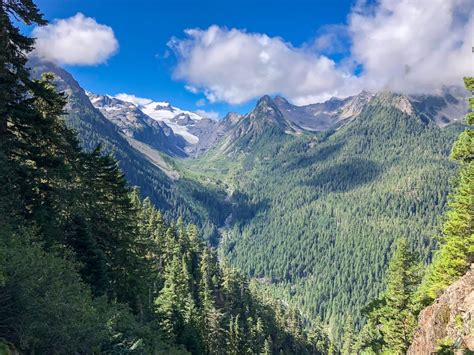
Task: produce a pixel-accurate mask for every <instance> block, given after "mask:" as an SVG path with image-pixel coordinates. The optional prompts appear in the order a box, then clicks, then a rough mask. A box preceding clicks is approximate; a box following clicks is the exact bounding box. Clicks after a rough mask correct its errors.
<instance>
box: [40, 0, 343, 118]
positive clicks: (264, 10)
mask: <svg viewBox="0 0 474 355" xmlns="http://www.w3.org/2000/svg"><path fill="white" fill-rule="evenodd" d="M351 2H352V1H347V0H338V1H334V0H317V1H311V0H292V1H284V0H279V1H269V0H253V1H252V0H244V1H222V0H218V1H191V0H173V1H147V0H133V1H132V0H100V1H97V0H67V1H65V0H38V1H36V3H37V4H38V6H39V7H40V9H41V10H42V12H43V13H44V15H45V17H46V19H48V20H50V21H51V20H53V19H57V18H68V17H71V16H73V15H75V14H76V13H77V12H81V13H83V14H84V15H85V16H89V17H93V18H94V19H96V20H97V22H98V23H101V24H106V25H108V26H110V27H112V29H113V30H114V33H115V36H116V37H117V40H118V42H119V45H120V48H119V51H118V52H117V54H116V55H114V56H112V57H111V58H109V59H108V60H107V62H106V63H105V64H101V65H95V66H66V68H67V69H68V70H69V71H70V72H71V73H72V74H73V75H74V77H75V78H76V79H77V80H78V81H79V83H80V84H81V85H82V86H83V87H84V88H86V89H88V90H91V91H94V92H97V93H102V94H105V93H107V94H117V93H121V92H126V93H131V94H135V95H137V96H141V97H147V98H151V99H154V100H166V101H170V102H171V103H173V104H174V105H176V106H178V107H182V108H186V109H197V108H199V109H205V110H212V111H219V112H220V113H221V114H225V113H226V112H228V111H241V112H245V111H247V110H248V109H249V108H250V107H251V106H252V105H253V101H250V102H249V103H247V104H241V105H228V104H225V103H215V104H207V105H205V106H204V107H196V105H195V103H196V102H197V101H198V100H199V99H201V98H203V95H199V94H198V95H196V94H193V93H190V92H189V91H187V90H186V89H185V83H184V82H183V81H180V80H173V78H172V70H173V68H174V66H175V65H176V59H175V57H174V56H173V55H170V56H169V57H168V58H163V55H164V54H165V53H166V52H167V51H169V49H168V47H167V45H166V44H167V42H168V41H169V40H170V38H171V37H173V36H178V37H179V36H182V35H183V31H184V30H185V29H187V28H202V29H206V28H208V27H209V26H211V25H214V24H217V25H219V26H224V27H228V28H234V27H235V28H239V29H246V30H248V31H249V32H258V33H266V34H268V35H269V36H272V37H273V36H280V37H282V38H283V39H284V40H285V41H288V42H291V43H292V44H293V45H294V46H300V45H301V44H302V43H304V42H306V41H310V40H311V39H312V38H314V36H315V35H316V33H317V31H318V28H319V27H321V26H323V25H326V24H332V23H343V22H345V21H346V17H347V14H348V12H349V9H350V6H351Z"/></svg>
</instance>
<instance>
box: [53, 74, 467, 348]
mask: <svg viewBox="0 0 474 355" xmlns="http://www.w3.org/2000/svg"><path fill="white" fill-rule="evenodd" d="M56 72H58V70H56ZM87 95H88V97H89V99H90V102H91V103H92V105H93V106H94V108H95V109H96V111H95V112H97V114H99V113H100V114H101V115H103V117H104V118H105V119H106V121H108V122H110V123H112V124H114V126H115V129H116V130H118V132H120V134H121V135H122V137H124V138H125V141H124V142H123V143H118V144H117V143H116V144H117V146H118V148H119V149H123V146H124V145H128V144H129V145H130V147H131V148H133V149H134V150H135V151H136V153H135V154H138V155H139V156H140V158H139V159H140V160H143V161H144V162H147V163H148V162H149V163H152V165H153V166H154V168H153V169H155V168H158V169H159V170H160V172H159V173H157V174H155V173H151V174H150V173H147V174H148V175H149V176H151V177H152V178H153V179H163V180H164V181H165V184H166V185H167V186H169V193H168V192H163V194H162V193H161V192H159V191H156V190H154V187H153V186H156V185H155V184H153V185H152V186H150V184H149V182H148V180H146V179H142V178H138V179H136V178H131V179H130V178H129V181H130V183H131V184H133V185H135V184H136V185H138V186H140V188H141V191H142V194H143V195H144V196H149V197H151V198H152V200H153V201H157V200H158V201H159V202H158V204H157V207H159V208H162V209H163V210H164V211H165V215H169V216H182V217H183V218H185V220H187V221H191V222H197V223H198V225H200V228H201V229H202V230H203V234H204V238H205V239H206V240H208V241H209V242H210V243H211V244H212V245H213V246H215V247H218V250H219V254H220V256H221V258H224V259H226V260H229V261H230V263H231V264H232V265H234V266H236V267H238V268H239V269H240V270H242V271H243V272H244V273H245V274H247V275H248V276H250V277H251V278H255V279H257V280H264V282H263V283H262V284H261V288H262V290H264V292H266V293H267V294H268V295H271V296H274V297H277V298H282V299H286V300H288V301H289V302H290V303H291V304H292V305H294V306H296V307H298V308H300V309H301V310H302V311H303V313H304V314H305V316H306V317H308V318H309V319H315V320H319V321H321V322H322V323H323V324H326V325H327V326H328V329H329V332H330V334H331V336H332V337H333V338H334V339H339V338H340V337H341V336H342V328H341V327H342V325H343V324H344V321H345V319H346V317H347V315H348V312H350V314H351V316H352V317H353V318H354V320H355V322H356V325H357V326H361V325H362V320H363V317H362V314H361V309H362V308H363V307H364V305H365V304H366V303H367V302H368V301H369V300H370V299H373V298H374V297H377V296H378V295H379V294H380V292H382V290H383V288H384V281H383V280H384V275H385V272H386V264H387V259H389V258H390V255H391V250H393V243H394V241H395V240H396V239H397V238H399V237H400V236H404V237H406V238H408V240H409V241H410V244H411V245H412V247H413V248H414V249H415V250H417V251H418V252H419V253H420V255H421V257H422V259H423V260H424V261H425V262H427V261H428V260H430V258H431V252H432V250H433V248H434V247H435V244H434V240H433V238H432V236H433V235H435V234H436V233H437V231H438V230H439V227H440V220H439V216H440V215H442V213H443V211H444V209H445V205H446V200H447V195H448V193H449V192H450V187H449V181H450V179H451V177H452V176H454V174H455V173H456V169H455V166H454V164H453V163H451V162H450V161H449V160H448V155H449V147H450V146H451V145H452V143H453V141H454V139H455V137H456V136H457V135H458V134H459V132H460V131H461V130H462V129H463V127H462V124H460V123H459V122H460V121H461V119H462V117H463V115H464V114H465V112H466V106H465V95H466V93H465V92H464V91H463V90H461V89H458V88H447V89H444V91H442V92H440V95H438V96H424V97H423V96H411V97H410V96H404V95H399V94H395V93H390V92H381V93H375V94H369V93H367V92H362V93H361V94H360V95H357V96H354V97H351V98H348V99H344V100H340V99H336V98H333V99H331V100H329V101H327V102H325V103H322V104H315V105H308V106H303V107H299V106H294V105H291V104H290V103H288V101H286V100H285V99H284V98H282V97H280V96H279V97H275V98H271V97H269V96H265V97H263V98H262V99H260V100H259V101H258V102H257V104H256V106H255V108H254V109H253V110H252V111H251V112H250V113H248V114H246V115H238V114H229V115H227V116H226V117H224V118H223V119H222V120H220V121H215V120H211V119H206V118H203V117H198V116H197V115H196V114H193V113H191V112H187V111H184V110H181V109H176V108H172V106H171V105H170V104H168V103H166V104H163V103H148V104H147V105H146V106H144V107H142V106H140V105H135V104H133V103H132V102H128V103H127V102H125V101H122V100H119V99H116V98H111V97H107V96H98V95H95V94H92V93H87ZM87 105H89V103H87ZM166 108H169V109H166ZM169 110H174V111H175V112H174V113H176V115H175V116H173V117H171V114H170V111H169ZM163 112H164V113H163ZM446 112H448V113H451V116H450V117H449V118H448V117H446V116H445V115H444V114H445V113H446ZM174 113H173V114H174ZM66 119H67V120H69V118H67V116H66ZM79 119H81V117H79ZM203 122H205V124H204V123H203ZM176 125H179V128H176V127H177V126H176ZM199 125H201V127H203V126H204V125H205V126H206V127H207V128H206V129H205V130H199V129H198V128H197V127H199ZM92 130H94V127H92ZM183 132H185V134H184V135H182V134H183ZM180 133H181V134H180ZM81 134H84V133H83V132H82V129H79V136H81ZM191 136H192V137H194V138H190V137H191ZM99 139H103V137H101V138H99ZM105 139H107V135H105ZM114 149H115V148H112V151H113V150H114ZM119 161H121V159H120V158H119ZM130 164H131V165H129V166H126V165H125V166H124V165H123V163H122V167H123V169H124V171H125V174H126V175H128V176H134V175H135V169H136V168H135V167H134V166H133V165H134V164H137V162H136V161H131V162H130ZM151 171H154V170H151ZM161 173H163V176H162V174H161ZM148 178H149V177H148ZM160 181H161V180H160ZM433 186H436V189H433ZM160 188H161V187H160ZM147 191H152V192H151V193H149V192H147ZM170 197H171V198H170ZM168 201H169V202H168ZM179 201H183V202H179ZM165 202H167V204H166V205H165V204H164V203H165ZM180 203H182V204H183V206H184V205H186V209H187V210H186V211H183V210H181V207H180V205H179V204H180ZM202 221H206V222H202Z"/></svg>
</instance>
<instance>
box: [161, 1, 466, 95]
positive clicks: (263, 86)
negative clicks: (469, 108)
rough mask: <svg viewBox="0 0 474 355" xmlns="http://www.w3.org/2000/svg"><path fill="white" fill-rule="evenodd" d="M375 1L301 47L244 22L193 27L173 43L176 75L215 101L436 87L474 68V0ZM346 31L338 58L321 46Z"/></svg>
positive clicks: (331, 47)
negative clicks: (345, 46)
mask: <svg viewBox="0 0 474 355" xmlns="http://www.w3.org/2000/svg"><path fill="white" fill-rule="evenodd" d="M371 4H372V5H367V4H366V3H365V2H362V1H361V2H359V3H358V4H357V5H356V6H355V7H354V9H353V10H352V11H351V13H350V14H349V16H348V23H347V24H346V25H345V26H342V27H341V26H340V25H336V26H333V27H331V26H329V27H327V28H326V29H325V30H324V31H322V32H320V36H318V37H317V38H316V39H315V40H314V41H313V44H312V45H307V44H306V45H305V46H303V47H301V48H295V47H294V46H292V45H291V44H289V43H287V42H285V41H284V40H283V39H282V38H278V37H269V36H267V35H265V34H260V33H249V32H246V31H244V30H238V29H226V28H222V27H218V26H211V27H209V28H208V29H206V30H202V29H188V30H186V31H185V37H184V38H181V39H178V38H172V39H171V40H170V41H169V43H168V45H169V47H170V48H172V49H173V50H174V52H175V53H176V55H177V58H178V63H177V66H176V68H175V70H174V77H175V78H176V79H180V80H183V81H185V82H186V85H187V87H189V88H192V90H191V91H193V92H196V91H200V92H203V93H204V94H205V96H206V97H207V99H208V100H209V101H210V102H215V101H225V102H228V103H231V104H239V103H243V102H246V101H248V100H250V99H253V98H256V97H259V96H262V95H264V94H274V93H278V94H282V95H284V96H286V97H287V98H289V99H290V100H291V101H292V102H294V103H296V104H307V103H313V102H318V101H323V100H326V99H328V98H330V97H332V96H340V97H343V96H348V95H351V94H355V93H357V92H359V91H361V90H362V89H367V90H372V91H376V90H380V89H383V88H387V89H391V90H394V91H399V92H407V93H415V92H416V93H419V92H431V91H434V90H436V89H438V88H440V87H441V86H442V85H453V84H460V83H461V81H462V76H464V75H468V74H470V73H472V69H473V62H472V53H471V46H472V31H473V28H474V15H473V11H472V10H474V5H473V3H472V1H470V0H417V1H413V0H380V1H378V2H377V3H375V5H373V2H372V3H371ZM341 35H342V36H346V37H345V38H344V39H343V41H344V43H351V44H350V50H349V51H348V53H347V54H346V56H345V57H344V58H343V60H341V61H339V62H337V63H336V62H335V61H334V60H332V59H330V58H329V57H328V56H327V55H324V54H322V53H326V54H327V53H328V52H341V51H343V50H342V48H341V43H335V41H336V40H340V38H338V36H339V37H340V36H341ZM355 68H358V69H357V70H356V69H355Z"/></svg>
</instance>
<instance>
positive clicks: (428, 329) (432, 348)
mask: <svg viewBox="0 0 474 355" xmlns="http://www.w3.org/2000/svg"><path fill="white" fill-rule="evenodd" d="M440 342H443V343H444V344H447V345H449V346H450V347H451V348H452V350H453V352H454V353H456V354H458V353H459V354H464V353H465V351H466V350H470V351H474V264H471V269H470V271H468V272H467V273H466V274H465V275H464V276H463V277H462V278H461V279H459V280H458V281H456V282H455V283H453V284H452V285H451V286H449V287H448V288H447V289H446V290H445V291H444V292H443V294H442V295H441V296H440V297H439V298H438V299H437V300H436V301H435V302H434V303H433V304H432V305H431V306H429V307H427V308H425V309H424V310H423V311H422V312H421V313H420V316H419V317H418V330H417V332H416V333H415V338H414V340H413V343H412V344H411V346H410V348H409V349H408V354H413V355H415V354H416V355H419V354H433V353H435V352H436V351H437V348H438V346H439V345H440Z"/></svg>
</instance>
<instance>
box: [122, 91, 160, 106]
mask: <svg viewBox="0 0 474 355" xmlns="http://www.w3.org/2000/svg"><path fill="white" fill-rule="evenodd" d="M114 97H115V98H116V99H119V100H122V101H125V102H131V103H132V104H135V105H137V106H144V105H147V104H149V103H151V102H153V101H152V100H150V99H145V98H143V97H137V96H135V95H130V94H125V93H120V94H117V95H115V96H114Z"/></svg>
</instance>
